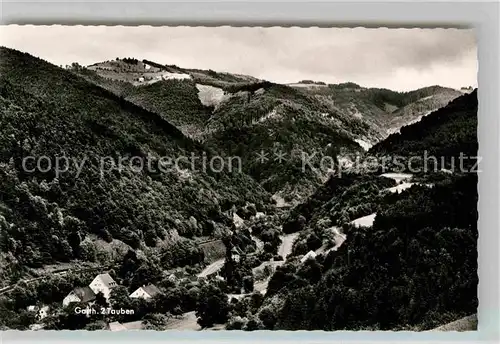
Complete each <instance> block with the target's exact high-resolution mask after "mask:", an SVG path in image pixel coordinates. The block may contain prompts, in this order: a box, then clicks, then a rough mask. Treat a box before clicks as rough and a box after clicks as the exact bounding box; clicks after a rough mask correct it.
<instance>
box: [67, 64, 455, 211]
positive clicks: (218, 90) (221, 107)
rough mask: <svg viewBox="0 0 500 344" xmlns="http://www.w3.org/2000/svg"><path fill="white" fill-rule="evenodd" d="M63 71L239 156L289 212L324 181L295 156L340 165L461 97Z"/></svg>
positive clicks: (103, 67) (227, 77) (435, 89)
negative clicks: (277, 156) (329, 158)
mask: <svg viewBox="0 0 500 344" xmlns="http://www.w3.org/2000/svg"><path fill="white" fill-rule="evenodd" d="M72 70H73V71H76V72H78V74H80V75H83V76H84V77H85V78H86V79H87V80H89V81H91V82H93V83H96V84H98V85H100V86H102V87H104V88H106V89H108V90H110V91H112V92H114V93H115V94H117V95H119V96H121V97H123V98H125V99H127V100H129V101H131V102H133V103H135V104H138V105H140V106H141V107H144V108H146V109H148V110H150V111H154V112H156V113H158V114H160V115H161V116H163V117H164V118H165V119H166V120H168V121H169V122H171V123H172V124H174V125H175V126H177V127H178V128H179V129H180V130H181V131H182V132H183V133H184V134H185V135H187V136H189V137H191V138H193V139H195V140H197V141H201V142H204V143H205V144H207V145H209V146H210V147H212V148H213V149H215V150H218V151H222V152H224V153H225V154H227V155H229V156H238V157H241V159H242V163H243V166H244V170H245V172H246V173H248V174H249V175H251V176H252V177H253V178H254V179H256V180H257V181H258V182H259V183H260V184H261V185H262V186H263V187H264V188H265V189H266V190H267V191H269V192H271V193H273V194H274V193H276V194H277V196H278V197H280V198H283V197H284V198H286V199H287V200H288V201H290V202H292V203H293V204H296V203H298V202H299V201H300V200H301V199H303V197H304V196H307V195H310V194H311V193H312V192H314V190H315V188H316V187H318V186H319V185H321V184H322V183H323V182H324V181H325V180H326V179H327V176H328V172H327V171H325V170H324V169H317V168H315V170H314V171H312V170H307V171H304V170H303V169H302V166H303V164H302V162H303V160H304V159H302V158H301V157H304V155H301V153H300V151H303V152H304V154H306V155H311V154H314V152H316V154H317V155H316V156H317V157H318V158H316V159H315V161H314V162H313V163H315V164H316V165H317V164H319V161H320V160H319V159H320V158H319V157H320V156H322V155H323V154H325V151H326V149H327V147H328V146H334V147H335V150H336V152H337V154H338V157H339V158H340V159H341V160H343V161H350V160H351V159H352V157H353V156H355V155H357V154H361V153H362V152H363V151H366V150H368V149H369V148H370V147H371V146H372V145H373V144H375V143H377V142H379V141H380V140H382V139H384V138H385V137H387V136H388V135H389V134H390V133H391V132H396V131H398V130H399V128H400V127H401V126H403V125H405V124H408V123H412V122H415V121H418V120H419V119H420V118H422V117H423V116H424V115H426V114H427V113H428V112H430V111H432V110H435V109H437V108H439V107H441V106H443V105H446V104H447V103H448V102H449V101H450V100H452V99H453V98H455V97H457V96H459V95H461V94H462V93H461V92H459V91H455V90H451V89H447V88H443V87H439V86H432V87H427V88H423V89H419V90H416V91H411V92H394V91H391V90H386V89H373V88H364V87H361V86H359V85H357V84H354V83H344V84H338V85H327V84H325V83H324V82H321V81H312V80H302V81H300V82H298V83H295V84H289V85H280V84H275V83H272V82H268V81H263V80H259V79H256V78H253V77H251V76H245V75H238V74H230V73H220V72H216V71H213V70H199V69H185V68H181V67H179V66H174V65H162V64H159V63H157V62H153V61H148V60H142V61H140V60H138V59H133V58H126V59H117V60H114V61H105V62H101V63H96V64H94V65H91V66H88V67H87V68H72ZM277 151H282V152H285V154H287V155H288V158H287V159H286V161H281V162H280V163H278V164H277V163H276V162H275V161H274V159H269V160H268V161H266V162H265V163H262V162H260V161H257V159H258V157H259V154H261V153H262V152H265V153H267V154H269V157H271V158H274V155H273V154H274V153H273V152H277ZM292 155H294V156H293V157H292Z"/></svg>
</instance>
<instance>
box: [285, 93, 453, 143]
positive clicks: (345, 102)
mask: <svg viewBox="0 0 500 344" xmlns="http://www.w3.org/2000/svg"><path fill="white" fill-rule="evenodd" d="M298 85H299V84H295V85H294V87H296V88H297V89H300V90H301V91H302V92H304V93H307V94H312V95H314V96H315V97H316V99H318V101H320V102H322V103H323V104H325V105H327V106H328V107H329V108H330V109H331V110H333V111H337V112H340V113H344V114H346V115H348V116H350V118H356V119H358V120H362V121H364V122H366V123H368V124H369V126H370V127H371V129H372V130H373V131H375V132H376V134H373V133H370V132H367V133H366V134H365V135H364V138H361V139H363V140H364V141H366V142H368V143H371V144H373V143H376V142H378V141H380V140H381V139H384V138H385V137H387V136H388V135H389V134H391V133H393V132H397V131H398V130H399V128H401V127H402V126H404V125H408V124H410V123H412V122H417V121H418V120H420V119H421V118H422V117H423V116H425V115H427V114H429V113H430V112H432V111H434V110H437V109H439V108H440V107H443V106H445V105H446V104H448V102H450V101H451V100H453V99H454V98H456V97H458V96H460V95H461V94H462V92H460V91H458V90H453V89H450V88H445V87H440V86H430V87H424V88H421V89H418V90H414V91H410V92H395V91H391V90H388V89H379V88H364V87H361V86H359V85H357V84H354V83H343V84H329V85H318V84H311V83H302V84H300V87H299V86H298Z"/></svg>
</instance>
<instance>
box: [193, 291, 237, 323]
mask: <svg viewBox="0 0 500 344" xmlns="http://www.w3.org/2000/svg"><path fill="white" fill-rule="evenodd" d="M228 314H229V303H228V300H227V296H226V294H225V293H224V292H223V291H222V290H221V289H220V288H218V287H217V286H215V285H213V284H208V285H205V286H203V287H202V289H201V291H200V297H199V299H198V303H197V305H196V316H197V317H198V324H199V325H200V326H201V327H202V328H207V327H211V326H213V325H214V324H224V323H226V322H227V320H228Z"/></svg>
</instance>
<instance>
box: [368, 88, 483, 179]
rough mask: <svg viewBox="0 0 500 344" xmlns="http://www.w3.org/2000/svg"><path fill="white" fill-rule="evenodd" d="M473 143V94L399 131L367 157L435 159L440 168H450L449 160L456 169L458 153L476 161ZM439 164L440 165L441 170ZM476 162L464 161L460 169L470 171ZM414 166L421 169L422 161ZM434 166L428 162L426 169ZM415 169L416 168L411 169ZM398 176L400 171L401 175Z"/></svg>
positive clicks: (471, 160)
mask: <svg viewBox="0 0 500 344" xmlns="http://www.w3.org/2000/svg"><path fill="white" fill-rule="evenodd" d="M477 149H478V142H477V90H474V91H473V92H472V93H469V94H464V95H462V96H460V97H459V98H456V99H455V100H453V101H452V102H451V103H449V104H448V105H447V106H445V107H443V108H441V109H439V110H437V111H435V112H433V113H431V114H430V115H428V116H426V117H424V118H422V120H421V121H420V122H418V123H415V124H412V125H409V126H405V127H402V128H401V130H400V132H399V133H394V134H392V135H390V136H389V137H387V139H385V140H384V141H382V142H379V143H378V144H376V145H375V146H373V147H372V148H371V149H370V151H369V153H370V154H373V155H377V156H383V155H386V156H398V155H399V156H406V157H410V156H416V157H424V154H427V156H429V157H436V158H437V163H438V164H439V165H440V166H439V167H440V168H446V169H448V168H453V166H452V157H453V158H454V159H453V160H454V161H455V162H456V164H455V166H454V169H457V170H458V169H459V167H460V166H459V159H458V158H459V157H460V153H462V154H463V155H464V156H467V157H476V156H477ZM441 161H444V166H443V164H442V162H441ZM475 162H476V159H467V160H464V167H466V168H467V167H469V168H471V167H473V165H474V164H475ZM416 164H420V165H423V159H421V160H419V162H417V163H416ZM433 164H435V163H434V162H433V161H432V160H431V159H429V164H428V166H429V168H434V167H435V166H434V165H433ZM415 167H416V166H415ZM401 172H402V171H401Z"/></svg>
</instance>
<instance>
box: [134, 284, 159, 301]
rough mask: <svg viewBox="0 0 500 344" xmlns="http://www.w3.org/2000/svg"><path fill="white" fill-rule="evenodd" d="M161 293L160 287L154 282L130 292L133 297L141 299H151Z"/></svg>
mask: <svg viewBox="0 0 500 344" xmlns="http://www.w3.org/2000/svg"><path fill="white" fill-rule="evenodd" d="M159 293H161V291H160V289H158V288H157V287H156V286H155V285H154V284H149V285H143V286H142V287H139V288H137V289H136V290H135V291H134V292H133V293H132V294H130V296H129V297H130V298H131V299H139V298H142V299H144V300H148V299H151V298H152V297H154V296H155V295H158V294H159Z"/></svg>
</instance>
